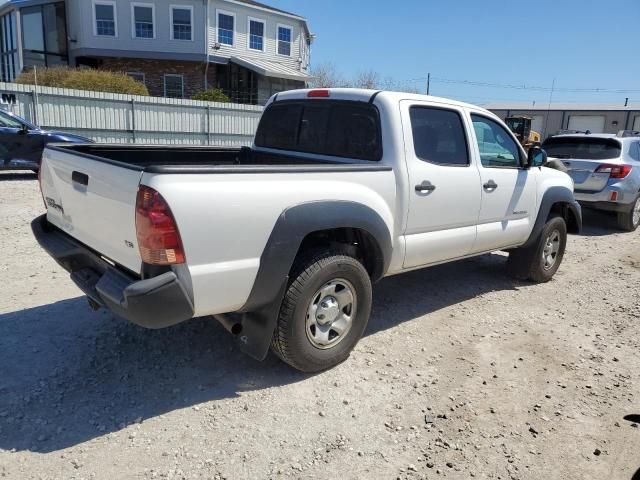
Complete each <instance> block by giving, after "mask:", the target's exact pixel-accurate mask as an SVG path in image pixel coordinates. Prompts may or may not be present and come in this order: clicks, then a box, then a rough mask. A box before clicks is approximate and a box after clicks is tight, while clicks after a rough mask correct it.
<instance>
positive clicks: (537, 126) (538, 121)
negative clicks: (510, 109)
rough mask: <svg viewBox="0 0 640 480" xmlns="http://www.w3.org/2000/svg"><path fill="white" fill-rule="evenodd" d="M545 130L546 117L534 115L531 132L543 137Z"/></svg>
mask: <svg viewBox="0 0 640 480" xmlns="http://www.w3.org/2000/svg"><path fill="white" fill-rule="evenodd" d="M543 129H544V115H534V116H533V117H531V130H533V131H534V132H538V133H539V134H540V135H542V130H543Z"/></svg>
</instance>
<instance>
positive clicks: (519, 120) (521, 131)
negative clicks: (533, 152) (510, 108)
mask: <svg viewBox="0 0 640 480" xmlns="http://www.w3.org/2000/svg"><path fill="white" fill-rule="evenodd" d="M504 123H506V124H507V127H509V130H511V131H512V132H513V134H514V135H515V136H516V137H517V138H518V140H519V141H520V144H521V145H522V146H523V147H524V148H525V150H528V149H529V147H531V146H532V145H535V144H537V143H540V138H541V137H540V134H539V133H538V132H536V131H534V130H531V118H530V117H524V116H514V117H507V118H505V119H504Z"/></svg>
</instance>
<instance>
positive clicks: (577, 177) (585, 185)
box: [559, 158, 609, 192]
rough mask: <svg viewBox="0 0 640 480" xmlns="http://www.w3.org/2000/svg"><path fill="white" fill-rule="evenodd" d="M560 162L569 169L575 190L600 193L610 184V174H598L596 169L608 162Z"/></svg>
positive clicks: (573, 160)
mask: <svg viewBox="0 0 640 480" xmlns="http://www.w3.org/2000/svg"><path fill="white" fill-rule="evenodd" d="M559 160H560V161H561V162H562V163H563V164H564V166H565V167H567V173H568V174H569V176H571V178H572V179H573V183H574V184H575V187H574V188H575V190H580V191H583V192H600V191H601V190H602V189H604V188H605V187H606V186H607V183H608V182H609V173H608V172H596V169H597V168H598V167H599V166H600V165H602V164H603V163H605V162H606V160H605V161H603V160H579V159H573V158H572V159H566V160H565V159H559Z"/></svg>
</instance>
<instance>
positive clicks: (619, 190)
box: [574, 182, 638, 212]
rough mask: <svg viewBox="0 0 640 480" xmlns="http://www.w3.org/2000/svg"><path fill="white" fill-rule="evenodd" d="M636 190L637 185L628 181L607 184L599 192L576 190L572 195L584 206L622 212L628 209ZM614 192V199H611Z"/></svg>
mask: <svg viewBox="0 0 640 480" xmlns="http://www.w3.org/2000/svg"><path fill="white" fill-rule="evenodd" d="M637 192H638V188H637V186H634V185H632V184H631V183H630V182H618V183H614V184H611V185H607V186H606V187H605V188H603V189H602V190H600V191H599V192H589V191H584V190H576V191H575V192H574V196H575V198H576V200H578V202H580V204H581V205H582V206H583V207H585V208H593V209H597V210H606V211H608V212H623V211H626V210H628V209H629V207H630V205H631V204H632V203H633V202H634V201H635V199H636V195H637ZM614 193H615V196H616V200H615V201H611V196H612V195H613V194H614Z"/></svg>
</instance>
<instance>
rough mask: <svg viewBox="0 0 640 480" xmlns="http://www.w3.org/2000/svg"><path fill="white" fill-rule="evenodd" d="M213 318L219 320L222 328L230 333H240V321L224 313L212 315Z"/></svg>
mask: <svg viewBox="0 0 640 480" xmlns="http://www.w3.org/2000/svg"><path fill="white" fill-rule="evenodd" d="M213 318H215V319H216V320H217V321H218V322H220V325H222V326H223V327H224V329H225V330H226V331H227V332H229V333H231V334H232V335H240V333H242V323H240V322H239V321H238V320H236V319H235V318H232V317H231V316H229V315H227V314H224V313H219V314H218V315H213Z"/></svg>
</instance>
